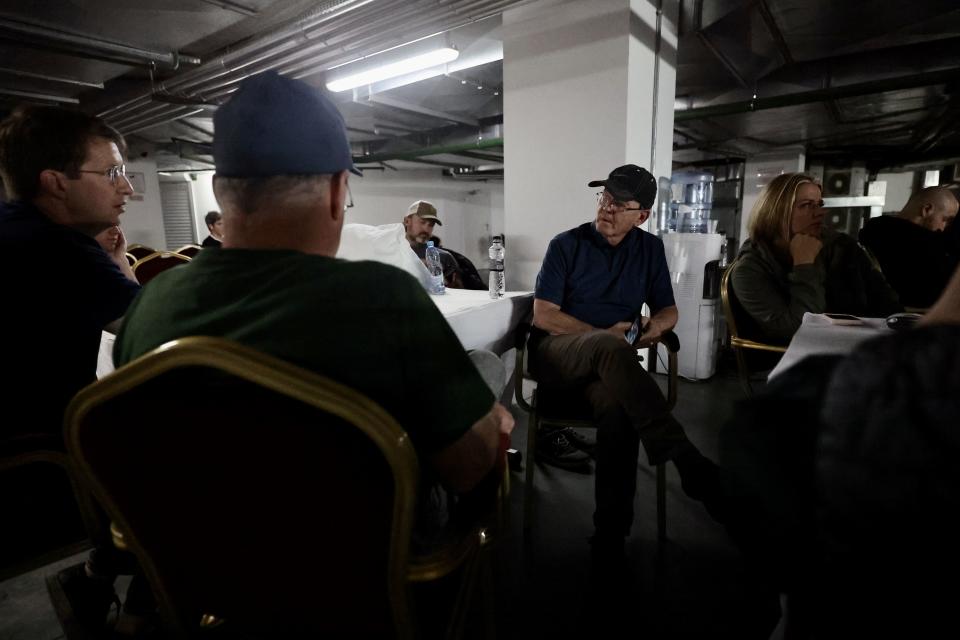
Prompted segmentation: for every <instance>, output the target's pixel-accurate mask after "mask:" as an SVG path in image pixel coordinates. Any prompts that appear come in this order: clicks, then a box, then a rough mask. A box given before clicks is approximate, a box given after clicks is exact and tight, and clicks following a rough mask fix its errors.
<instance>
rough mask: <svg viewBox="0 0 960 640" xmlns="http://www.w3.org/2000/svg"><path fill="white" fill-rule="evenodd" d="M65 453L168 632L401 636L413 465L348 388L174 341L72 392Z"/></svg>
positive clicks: (261, 358)
mask: <svg viewBox="0 0 960 640" xmlns="http://www.w3.org/2000/svg"><path fill="white" fill-rule="evenodd" d="M145 407H149V408H150V410H149V411H144V408H145ZM132 415H136V416H138V418H137V420H136V423H135V424H131V423H130V421H129V416H132ZM67 447H68V451H69V454H70V456H71V458H72V460H73V462H74V463H75V465H76V469H77V472H78V477H79V478H81V480H82V481H84V482H85V484H87V485H88V486H89V488H90V489H91V490H92V492H93V494H94V496H95V497H96V498H97V500H98V501H99V502H100V503H101V505H102V506H103V507H104V509H105V510H106V512H107V514H108V516H109V517H110V519H111V521H112V523H113V527H114V529H116V530H117V531H118V532H120V533H121V535H122V537H123V540H124V544H125V546H126V547H127V548H128V549H130V550H131V551H132V552H133V553H134V554H135V555H136V557H137V560H138V561H139V563H140V566H141V567H142V569H143V570H144V573H145V575H146V577H147V579H148V580H149V582H150V585H151V587H152V588H153V591H154V594H155V595H156V596H157V600H158V604H159V607H160V610H161V615H162V617H163V619H164V621H165V622H166V623H167V624H168V625H169V627H170V629H171V630H172V631H173V632H174V633H175V634H177V637H181V636H193V635H197V634H200V633H202V632H203V631H204V630H207V631H209V630H210V628H211V627H223V628H222V629H220V630H219V631H221V632H225V633H229V634H230V635H233V634H249V635H251V636H263V637H296V636H300V637H306V636H307V635H314V636H316V635H325V636H329V637H349V636H377V637H400V638H406V637H411V635H412V625H411V620H410V613H409V605H408V599H407V572H408V569H409V551H408V549H409V543H410V531H411V525H412V514H413V512H414V500H415V491H416V482H417V460H416V455H415V453H414V451H413V447H412V445H411V444H410V441H409V437H408V436H407V434H406V433H405V432H404V431H403V430H402V429H400V427H399V426H398V425H397V423H396V422H395V421H394V420H393V418H391V417H390V416H389V415H388V414H387V413H386V412H384V411H383V410H382V409H381V408H380V407H379V406H377V405H376V404H375V403H373V402H372V401H370V400H369V399H367V398H366V397H364V396H362V395H361V394H359V393H357V392H356V391H353V390H352V389H349V388H346V387H344V386H342V385H340V384H337V383H335V382H333V381H331V380H328V379H326V378H323V377H321V376H319V375H316V374H313V373H311V372H307V371H304V370H302V369H300V368H298V367H295V366H293V365H290V364H288V363H286V362H282V361H280V360H277V359H275V358H272V357H270V356H267V355H264V354H261V353H258V352H255V351H253V350H250V349H247V348H245V347H242V346H239V345H237V344H235V343H232V342H229V341H226V340H221V339H216V338H186V339H183V340H178V341H175V342H171V343H168V344H167V345H164V346H163V347H160V348H159V349H157V350H155V351H154V352H152V353H150V354H148V355H146V356H144V357H143V358H140V359H138V360H137V361H135V362H133V363H130V364H129V365H127V366H125V367H122V368H121V369H119V370H117V372H115V373H114V374H113V375H111V376H109V377H108V378H105V379H104V380H102V381H100V382H98V383H96V384H94V385H91V386H90V387H87V388H86V389H84V390H83V391H81V392H80V393H79V394H78V395H77V396H76V398H75V399H74V401H73V402H72V403H71V405H70V407H69V408H68V410H67ZM245 637H246V636H245Z"/></svg>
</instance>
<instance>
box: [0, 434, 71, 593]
mask: <svg viewBox="0 0 960 640" xmlns="http://www.w3.org/2000/svg"><path fill="white" fill-rule="evenodd" d="M72 480H73V479H72V478H71V476H70V475H69V473H68V465H67V454H66V452H65V451H64V450H63V437H62V436H60V435H59V434H57V435H53V434H19V435H16V436H10V437H7V438H3V439H0V513H2V514H3V522H4V524H3V526H2V527H0V581H3V580H6V579H7V578H9V577H12V576H16V575H20V574H22V573H25V572H27V571H31V570H33V569H36V568H38V567H41V566H44V565H47V564H49V563H51V562H54V561H55V560H59V559H61V558H65V557H67V556H70V555H74V554H76V553H78V552H80V551H82V550H83V549H85V548H88V547H89V544H90V543H89V540H88V539H87V528H88V526H87V525H88V521H87V518H86V517H87V515H88V513H87V512H84V510H83V507H89V506H90V505H89V501H83V500H82V499H81V498H82V497H83V496H81V495H80V494H78V493H77V491H76V490H75V487H74V485H73V481H72Z"/></svg>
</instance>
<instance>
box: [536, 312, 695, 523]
mask: <svg viewBox="0 0 960 640" xmlns="http://www.w3.org/2000/svg"><path fill="white" fill-rule="evenodd" d="M531 369H532V370H533V372H534V374H535V375H536V378H537V381H538V384H541V385H546V386H547V387H549V388H551V389H562V390H566V389H569V390H571V391H576V392H579V393H583V394H584V396H585V397H586V399H587V400H588V401H589V403H590V406H591V408H592V410H593V419H594V421H595V422H596V424H597V448H596V454H595V456H596V485H595V495H596V503H597V506H596V511H595V512H594V516H593V520H594V524H595V525H596V527H597V530H598V531H603V532H604V533H610V534H611V535H626V534H627V533H629V531H630V525H631V524H632V522H633V498H634V495H635V494H636V488H637V458H638V456H639V453H640V443H641V442H642V443H643V448H644V450H645V451H646V452H647V460H648V462H649V463H650V464H651V465H656V464H660V463H663V462H666V461H667V460H671V459H672V458H673V457H674V456H676V455H677V454H680V453H682V452H684V451H689V450H690V449H691V448H692V447H693V445H692V444H691V443H690V441H689V440H688V439H687V436H686V434H685V433H684V432H683V427H681V426H680V423H678V422H677V421H676V420H675V419H674V418H673V416H671V415H670V414H669V412H668V411H667V401H666V399H665V398H664V397H663V394H662V393H660V388H659V387H658V386H657V383H656V382H654V380H653V379H652V378H651V377H650V374H649V373H647V371H646V370H645V369H644V367H643V364H642V363H641V362H640V359H639V358H638V357H637V351H636V349H635V348H633V347H631V346H630V345H629V344H627V342H626V341H625V340H624V339H623V338H620V337H617V336H615V335H613V334H610V333H608V332H606V331H591V332H588V333H582V334H576V335H566V336H546V337H543V338H542V339H541V340H540V342H539V344H537V345H536V348H535V349H534V351H533V353H532V359H531Z"/></svg>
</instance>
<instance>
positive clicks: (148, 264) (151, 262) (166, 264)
mask: <svg viewBox="0 0 960 640" xmlns="http://www.w3.org/2000/svg"><path fill="white" fill-rule="evenodd" d="M187 262H190V258H188V257H187V256H184V255H180V254H179V253H172V252H170V251H155V252H153V253H151V254H150V255H148V256H146V257H145V258H140V259H139V260H137V261H136V262H134V263H133V266H132V267H131V268H132V269H133V275H134V276H136V278H137V281H138V282H140V284H147V283H148V282H150V281H151V280H153V279H154V278H155V277H157V275H158V274H160V273H163V272H164V271H166V270H167V269H172V268H173V267H178V266H180V265H181V264H184V263H187Z"/></svg>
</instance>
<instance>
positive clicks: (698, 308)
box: [660, 172, 724, 380]
mask: <svg viewBox="0 0 960 640" xmlns="http://www.w3.org/2000/svg"><path fill="white" fill-rule="evenodd" d="M712 180H713V176H711V175H710V174H701V173H692V172H677V173H675V174H674V175H673V179H672V181H671V182H672V184H671V194H672V195H671V203H670V210H671V211H670V217H671V218H672V220H671V221H670V222H671V223H670V224H668V225H667V227H666V228H665V229H664V231H663V235H662V236H661V239H662V240H663V248H664V251H665V252H666V255H667V268H668V269H669V271H670V281H671V284H672V285H673V296H674V299H675V300H676V303H677V310H678V312H679V314H680V318H679V321H678V322H677V326H676V327H675V328H674V332H675V333H676V334H677V337H678V338H680V353H679V363H678V364H679V373H680V375H681V376H683V377H684V378H688V379H691V380H702V379H705V378H709V377H710V376H712V375H713V374H714V372H715V371H716V368H717V352H718V348H719V340H720V329H721V327H720V326H719V322H718V320H719V313H720V311H721V309H720V307H719V305H720V300H719V298H720V295H719V294H720V286H719V278H720V270H719V267H718V265H719V260H720V252H721V247H722V245H723V241H724V236H723V235H722V234H719V233H712V232H713V231H714V230H715V229H714V227H715V225H716V222H715V221H712V220H711V219H710V209H711V206H712V199H713V197H712V194H713V189H712V187H713V182H712ZM671 227H672V228H673V229H676V231H671V230H670V229H671ZM660 357H661V358H662V359H663V361H664V362H665V361H666V357H667V354H666V349H664V348H663V347H662V346H661V347H660Z"/></svg>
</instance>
